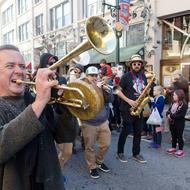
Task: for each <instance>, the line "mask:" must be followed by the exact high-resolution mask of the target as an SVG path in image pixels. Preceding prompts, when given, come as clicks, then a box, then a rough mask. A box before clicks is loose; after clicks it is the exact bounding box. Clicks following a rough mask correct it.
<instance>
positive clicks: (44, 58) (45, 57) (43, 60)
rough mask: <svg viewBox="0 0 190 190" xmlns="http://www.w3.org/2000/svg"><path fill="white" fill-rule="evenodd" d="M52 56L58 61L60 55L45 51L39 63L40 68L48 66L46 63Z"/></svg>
mask: <svg viewBox="0 0 190 190" xmlns="http://www.w3.org/2000/svg"><path fill="white" fill-rule="evenodd" d="M51 58H54V59H55V60H56V61H58V57H57V56H55V55H52V54H50V53H43V54H42V55H41V56H40V64H39V68H46V65H47V64H48V63H49V60H50V59H51Z"/></svg>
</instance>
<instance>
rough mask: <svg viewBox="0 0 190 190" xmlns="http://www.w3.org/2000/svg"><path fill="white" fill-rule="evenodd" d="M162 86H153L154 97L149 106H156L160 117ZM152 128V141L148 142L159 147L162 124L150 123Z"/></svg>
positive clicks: (162, 105)
mask: <svg viewBox="0 0 190 190" xmlns="http://www.w3.org/2000/svg"><path fill="white" fill-rule="evenodd" d="M163 94H164V88H163V87H162V86H155V87H154V88H153V96H154V99H153V101H151V103H150V104H151V108H157V110H158V112H159V114H160V117H161V118H163V115H162V114H163V110H164V99H165V97H164V96H163ZM152 130H153V141H152V142H151V143H150V147H151V148H160V147H161V141H162V130H163V126H162V125H152Z"/></svg>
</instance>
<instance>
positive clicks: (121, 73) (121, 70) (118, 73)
mask: <svg viewBox="0 0 190 190" xmlns="http://www.w3.org/2000/svg"><path fill="white" fill-rule="evenodd" d="M122 75H123V68H122V67H117V76H118V77H120V78H121V76H122Z"/></svg>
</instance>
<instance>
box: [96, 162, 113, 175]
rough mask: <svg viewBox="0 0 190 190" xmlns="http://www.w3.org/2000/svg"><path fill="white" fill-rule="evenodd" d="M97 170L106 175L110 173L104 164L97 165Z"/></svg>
mask: <svg viewBox="0 0 190 190" xmlns="http://www.w3.org/2000/svg"><path fill="white" fill-rule="evenodd" d="M98 168H99V169H100V170H102V171H103V172H105V173H107V172H109V171H110V169H109V168H108V167H107V166H106V165H105V164H104V163H102V164H100V165H98Z"/></svg>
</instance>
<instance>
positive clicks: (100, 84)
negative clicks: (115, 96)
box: [96, 81, 104, 88]
mask: <svg viewBox="0 0 190 190" xmlns="http://www.w3.org/2000/svg"><path fill="white" fill-rule="evenodd" d="M103 84H104V81H97V82H96V86H97V87H98V88H102V86H103Z"/></svg>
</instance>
